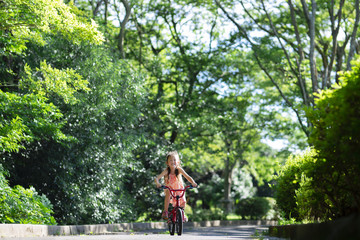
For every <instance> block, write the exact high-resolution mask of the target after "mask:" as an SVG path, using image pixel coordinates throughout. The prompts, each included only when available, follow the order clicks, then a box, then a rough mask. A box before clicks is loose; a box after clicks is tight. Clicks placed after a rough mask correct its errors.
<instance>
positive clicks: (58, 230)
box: [0, 220, 277, 238]
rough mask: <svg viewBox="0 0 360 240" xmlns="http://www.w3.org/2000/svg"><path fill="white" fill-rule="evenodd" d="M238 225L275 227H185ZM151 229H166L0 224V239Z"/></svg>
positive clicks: (122, 225)
mask: <svg viewBox="0 0 360 240" xmlns="http://www.w3.org/2000/svg"><path fill="white" fill-rule="evenodd" d="M238 225H266V226H273V225H277V221H274V220H233V221H232V220H215V221H201V222H187V223H185V227H188V228H191V227H193V228H197V227H222V226H238ZM151 229H164V230H166V229H167V224H166V223H165V222H148V223H117V224H93V225H56V226H52V225H36V224H0V238H4V237H6V238H11V237H13V238H16V237H17V238H18V237H46V236H70V235H80V234H86V235H98V234H111V233H117V232H126V231H141V230H151Z"/></svg>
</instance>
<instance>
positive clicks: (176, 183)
mask: <svg viewBox="0 0 360 240" xmlns="http://www.w3.org/2000/svg"><path fill="white" fill-rule="evenodd" d="M166 165H167V168H166V169H165V170H164V171H163V172H162V173H160V174H159V175H158V176H157V177H156V178H155V183H156V186H157V187H158V188H159V187H161V184H160V183H159V180H160V179H161V178H162V177H164V179H165V185H166V186H168V187H171V188H172V189H183V188H184V183H183V179H182V176H183V175H184V177H185V178H186V179H187V180H188V181H189V182H190V183H191V185H192V186H193V187H197V184H196V182H195V181H194V179H192V178H191V177H190V176H189V175H188V174H187V173H186V172H185V171H184V169H182V168H181V166H180V158H179V154H178V153H177V152H176V151H173V152H169V153H168V154H167V156H166ZM180 194H181V192H176V195H180ZM170 202H171V204H172V205H173V206H175V204H176V200H175V199H170V192H169V190H168V189H165V200H164V211H163V213H162V218H163V219H164V220H167V219H168V218H169V216H168V209H169V203H170ZM179 204H180V207H182V208H185V205H186V198H185V194H184V196H183V197H182V198H180V199H179ZM186 220H187V219H186V217H185V221H186Z"/></svg>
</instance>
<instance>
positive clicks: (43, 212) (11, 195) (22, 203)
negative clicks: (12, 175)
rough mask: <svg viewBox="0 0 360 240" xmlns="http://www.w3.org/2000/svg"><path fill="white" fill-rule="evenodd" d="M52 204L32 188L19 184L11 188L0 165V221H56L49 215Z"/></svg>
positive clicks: (50, 223)
mask: <svg viewBox="0 0 360 240" xmlns="http://www.w3.org/2000/svg"><path fill="white" fill-rule="evenodd" d="M52 213H53V212H52V205H51V203H50V201H49V200H48V199H47V198H46V197H45V196H44V195H42V196H40V195H38V193H37V192H36V190H35V189H34V188H28V189H25V188H23V187H21V186H15V187H14V188H11V187H10V186H9V185H8V182H7V180H6V179H5V176H4V171H3V169H2V166H1V165H0V222H1V223H22V224H26V223H29V224H49V225H55V224H56V221H55V219H54V218H53V217H52V216H51V214H52Z"/></svg>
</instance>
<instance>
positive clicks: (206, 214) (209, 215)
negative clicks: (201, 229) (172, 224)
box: [189, 208, 226, 222]
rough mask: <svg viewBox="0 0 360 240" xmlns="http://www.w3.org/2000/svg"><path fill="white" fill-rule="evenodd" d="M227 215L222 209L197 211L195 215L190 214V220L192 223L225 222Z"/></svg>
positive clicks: (194, 212)
mask: <svg viewBox="0 0 360 240" xmlns="http://www.w3.org/2000/svg"><path fill="white" fill-rule="evenodd" d="M225 219H226V215H225V213H224V211H223V210H222V209H220V208H215V209H196V210H193V214H189V220H190V221H192V222H199V221H212V220H225Z"/></svg>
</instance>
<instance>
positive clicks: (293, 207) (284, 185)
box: [274, 150, 316, 220]
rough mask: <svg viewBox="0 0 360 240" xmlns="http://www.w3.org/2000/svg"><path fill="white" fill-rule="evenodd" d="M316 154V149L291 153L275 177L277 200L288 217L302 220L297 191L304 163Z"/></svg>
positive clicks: (284, 214) (310, 160)
mask: <svg viewBox="0 0 360 240" xmlns="http://www.w3.org/2000/svg"><path fill="white" fill-rule="evenodd" d="M315 155H316V152H315V150H308V151H306V152H304V153H303V154H299V155H296V156H292V155H291V156H290V157H289V158H288V159H287V160H286V163H285V165H284V166H283V167H282V169H281V171H280V173H279V175H278V176H277V177H276V178H275V180H276V183H275V185H274V189H275V198H276V202H277V205H278V207H279V209H280V210H281V211H282V212H283V216H284V217H285V218H286V219H291V218H295V219H296V220H300V216H299V211H298V207H297V198H296V192H297V191H298V189H299V188H300V181H301V178H302V177H301V176H302V171H303V168H304V163H305V162H312V161H313V160H312V159H313V157H314V156H315Z"/></svg>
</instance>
